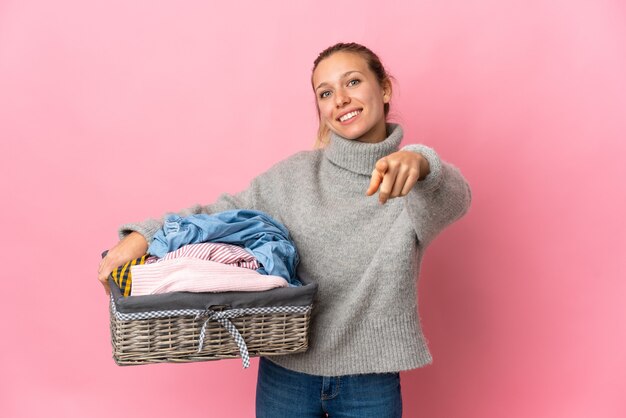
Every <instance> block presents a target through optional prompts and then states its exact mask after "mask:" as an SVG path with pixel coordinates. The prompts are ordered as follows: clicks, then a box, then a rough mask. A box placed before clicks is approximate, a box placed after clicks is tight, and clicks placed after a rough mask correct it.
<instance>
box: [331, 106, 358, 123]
mask: <svg viewBox="0 0 626 418" xmlns="http://www.w3.org/2000/svg"><path fill="white" fill-rule="evenodd" d="M362 111H363V109H356V110H352V111H350V112H348V113H344V114H343V115H341V116H339V117H338V118H337V121H339V122H341V123H346V122H350V121H352V119H354V118H355V117H357V116H358V115H359V114H361V112H362Z"/></svg>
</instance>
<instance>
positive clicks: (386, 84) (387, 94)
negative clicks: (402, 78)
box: [383, 78, 392, 103]
mask: <svg viewBox="0 0 626 418" xmlns="http://www.w3.org/2000/svg"><path fill="white" fill-rule="evenodd" d="M391 93H392V88H391V80H389V79H388V78H387V79H385V81H383V103H389V102H390V101H391Z"/></svg>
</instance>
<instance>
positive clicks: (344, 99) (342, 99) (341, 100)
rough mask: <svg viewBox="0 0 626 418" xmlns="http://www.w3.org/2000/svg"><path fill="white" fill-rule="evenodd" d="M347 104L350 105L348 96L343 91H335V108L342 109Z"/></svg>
mask: <svg viewBox="0 0 626 418" xmlns="http://www.w3.org/2000/svg"><path fill="white" fill-rule="evenodd" d="M348 103H350V96H349V95H347V94H346V92H345V91H344V90H343V89H339V90H337V91H336V92H335V104H336V105H337V107H343V106H344V105H346V104H348Z"/></svg>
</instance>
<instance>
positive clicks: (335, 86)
mask: <svg viewBox="0 0 626 418" xmlns="http://www.w3.org/2000/svg"><path fill="white" fill-rule="evenodd" d="M313 86H314V87H315V95H316V100H317V106H318V108H319V111H320V123H323V124H325V125H326V126H328V128H329V129H330V130H331V131H333V132H335V133H336V134H337V135H339V136H342V137H344V138H346V139H354V140H358V141H361V142H380V141H382V140H384V139H385V138H386V136H387V132H386V125H385V110H384V104H385V103H388V102H389V100H390V99H391V87H390V86H389V85H388V83H387V85H386V86H385V88H383V87H382V86H381V85H380V84H378V80H377V79H376V76H375V75H374V73H373V72H372V71H371V70H370V69H369V67H368V65H367V62H366V61H365V59H363V58H362V57H361V56H360V55H359V54H356V53H350V52H335V53H334V54H332V55H331V56H329V57H328V58H325V59H324V60H322V61H321V62H320V63H319V64H318V65H317V68H316V69H315V71H314V72H313Z"/></svg>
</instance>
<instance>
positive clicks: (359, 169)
mask: <svg viewBox="0 0 626 418" xmlns="http://www.w3.org/2000/svg"><path fill="white" fill-rule="evenodd" d="M402 135H403V132H402V127H401V126H400V125H398V124H396V123H388V124H387V138H385V139H384V140H382V141H380V142H376V143H373V144H371V143H367V142H359V141H357V140H353V139H346V138H344V137H342V136H339V135H337V134H335V133H334V132H332V131H331V133H330V143H329V144H328V146H327V147H326V149H325V150H324V155H325V156H326V158H328V159H329V160H330V161H331V162H332V163H333V164H336V165H338V166H339V167H342V168H345V169H346V170H349V171H352V172H354V173H357V174H364V175H367V176H369V175H371V174H372V170H374V165H375V164H376V161H378V160H380V159H381V158H383V157H385V156H387V155H389V154H391V153H393V152H395V151H397V150H398V147H399V146H400V141H402Z"/></svg>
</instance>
